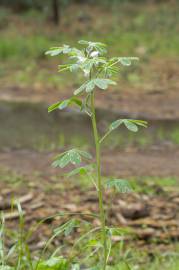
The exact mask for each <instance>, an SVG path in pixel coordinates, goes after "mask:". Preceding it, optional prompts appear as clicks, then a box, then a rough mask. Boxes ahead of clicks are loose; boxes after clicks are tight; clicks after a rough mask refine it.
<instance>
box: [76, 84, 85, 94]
mask: <svg viewBox="0 0 179 270" xmlns="http://www.w3.org/2000/svg"><path fill="white" fill-rule="evenodd" d="M85 89H86V83H84V84H82V85H81V86H80V87H79V88H78V89H77V90H75V91H74V95H75V96H76V95H79V94H81V92H83V91H84V90H85Z"/></svg>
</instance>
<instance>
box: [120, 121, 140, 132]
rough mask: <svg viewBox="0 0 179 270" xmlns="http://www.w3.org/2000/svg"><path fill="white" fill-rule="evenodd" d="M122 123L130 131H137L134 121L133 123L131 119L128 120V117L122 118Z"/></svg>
mask: <svg viewBox="0 0 179 270" xmlns="http://www.w3.org/2000/svg"><path fill="white" fill-rule="evenodd" d="M123 123H124V125H125V126H126V128H127V129H129V130H130V131H132V132H137V131H138V127H137V125H136V124H135V123H133V121H131V120H128V119H124V120H123Z"/></svg>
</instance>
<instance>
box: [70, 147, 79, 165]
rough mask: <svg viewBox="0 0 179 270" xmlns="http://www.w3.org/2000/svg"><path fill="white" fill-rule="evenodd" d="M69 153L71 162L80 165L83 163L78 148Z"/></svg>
mask: <svg viewBox="0 0 179 270" xmlns="http://www.w3.org/2000/svg"><path fill="white" fill-rule="evenodd" d="M69 155H70V162H71V163H72V164H73V165H78V164H80V163H81V157H80V154H79V153H78V152H77V151H76V150H71V151H70V152H69Z"/></svg>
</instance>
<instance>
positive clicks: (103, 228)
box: [91, 92, 107, 270]
mask: <svg viewBox="0 0 179 270" xmlns="http://www.w3.org/2000/svg"><path fill="white" fill-rule="evenodd" d="M91 111H92V116H91V119H92V126H93V134H94V140H95V147H96V163H97V186H98V200H99V216H100V222H101V231H102V243H103V268H102V269H103V270H105V269H106V259H107V238H106V220H105V211H104V204H103V186H102V181H101V154H100V142H99V135H98V129H97V122H96V111H95V104H94V92H92V93H91Z"/></svg>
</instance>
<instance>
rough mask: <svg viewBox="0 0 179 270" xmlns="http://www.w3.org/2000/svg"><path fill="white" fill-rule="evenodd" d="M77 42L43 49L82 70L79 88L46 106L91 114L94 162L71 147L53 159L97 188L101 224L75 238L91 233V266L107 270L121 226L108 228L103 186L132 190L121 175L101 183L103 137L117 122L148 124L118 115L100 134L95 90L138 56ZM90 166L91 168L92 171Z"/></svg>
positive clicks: (134, 125)
mask: <svg viewBox="0 0 179 270" xmlns="http://www.w3.org/2000/svg"><path fill="white" fill-rule="evenodd" d="M79 45H80V46H81V47H82V49H78V48H73V47H70V46H68V45H64V46H62V47H54V48H51V49H50V50H49V51H47V52H46V54H47V55H51V56H58V55H61V54H65V55H66V56H67V57H68V59H69V60H70V63H68V64H65V65H59V72H62V71H69V72H81V73H82V74H83V75H84V82H83V83H82V85H81V86H80V87H79V88H78V89H75V91H74V93H73V96H72V97H71V98H69V99H66V100H63V101H59V102H57V103H55V104H53V105H51V106H50V107H49V108H48V112H52V111H54V110H56V109H60V110H63V109H65V108H67V107H68V106H71V105H72V106H73V105H74V106H77V107H78V108H79V109H80V110H81V112H84V113H86V114H87V115H88V116H89V117H90V118H91V123H92V130H93V135H94V143H95V150H96V162H95V164H91V165H89V163H90V161H91V160H92V155H91V154H89V153H87V152H85V151H81V150H79V149H76V148H74V149H70V150H68V151H66V152H64V153H61V154H60V155H58V156H57V157H56V158H55V161H54V162H53V166H54V167H60V168H64V167H66V166H68V165H69V164H72V165H74V166H75V168H74V170H73V171H71V172H69V174H68V175H69V176H72V175H73V176H74V175H75V174H86V175H87V176H90V179H91V180H92V183H93V184H94V186H95V188H96V192H97V196H98V200H99V213H97V216H98V218H99V220H100V227H97V228H93V229H91V230H90V231H89V232H87V233H86V235H83V236H82V237H81V238H80V239H78V240H77V243H79V242H80V241H83V240H84V239H85V238H87V239H88V240H89V238H88V237H89V235H94V237H93V238H90V241H88V243H87V247H88V250H89V248H91V253H89V254H90V255H89V256H88V258H89V257H90V256H92V255H93V256H97V255H98V261H97V263H96V265H95V268H90V269H99V270H106V268H107V265H108V261H109V257H110V254H111V249H112V240H111V238H112V235H114V234H121V233H122V230H121V229H120V228H110V227H107V226H106V219H107V217H106V212H105V208H104V198H103V197H104V190H105V188H113V189H116V190H117V191H118V192H121V193H126V192H130V191H131V187H130V183H129V182H128V181H127V180H124V179H116V178H115V179H109V180H108V181H107V182H105V183H103V179H102V175H101V149H102V145H103V142H104V140H105V139H106V137H107V136H109V135H110V134H111V133H112V132H113V131H114V130H115V129H117V128H119V127H120V126H122V125H124V126H125V127H126V128H127V129H128V130H129V131H132V132H137V131H138V128H139V127H147V122H146V121H142V120H133V119H117V120H115V121H114V122H113V123H111V124H110V125H109V128H108V129H107V131H106V133H105V134H104V135H102V136H101V135H100V134H99V130H98V125H97V119H96V109H95V93H96V91H100V92H101V94H105V91H106V90H107V89H108V88H109V87H110V86H113V85H116V82H115V81H114V78H115V76H116V75H117V74H118V73H119V71H120V66H130V65H131V64H132V62H133V61H136V60H138V58H136V57H113V58H108V57H107V56H106V54H107V50H106V45H105V44H103V43H100V42H90V41H84V40H81V41H79ZM82 161H83V162H86V165H85V166H81V162H82ZM93 169H94V172H93V173H91V172H92V170H93ZM73 225H74V226H76V222H74V220H73V221H72V222H67V226H69V228H68V227H67V226H64V225H63V230H64V232H65V231H67V232H68V233H69V232H71V231H72V227H73ZM78 225H79V224H78ZM60 232H61V230H60ZM65 234H66V233H65ZM75 245H76V243H75ZM84 249H85V248H84ZM126 267H127V268H126V269H130V268H129V266H128V265H127V264H126ZM72 269H80V266H79V265H77V264H75V265H74V268H72ZM116 269H118V268H116Z"/></svg>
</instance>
